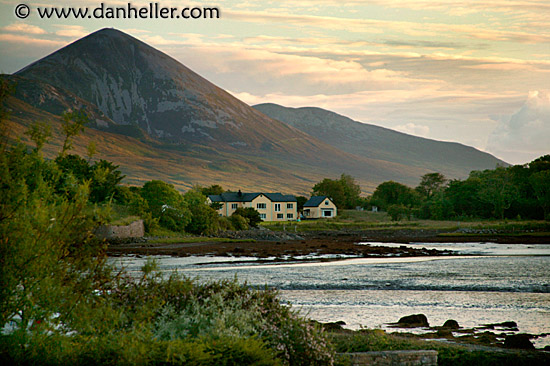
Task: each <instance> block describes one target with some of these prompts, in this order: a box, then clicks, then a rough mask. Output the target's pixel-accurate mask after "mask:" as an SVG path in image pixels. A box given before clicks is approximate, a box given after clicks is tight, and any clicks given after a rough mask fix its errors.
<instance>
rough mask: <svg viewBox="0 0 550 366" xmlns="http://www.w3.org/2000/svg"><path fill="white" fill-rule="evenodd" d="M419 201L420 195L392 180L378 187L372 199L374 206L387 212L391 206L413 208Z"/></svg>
mask: <svg viewBox="0 0 550 366" xmlns="http://www.w3.org/2000/svg"><path fill="white" fill-rule="evenodd" d="M418 201H419V200H418V194H417V193H416V192H415V191H414V190H413V189H412V188H410V187H407V186H406V185H404V184H401V183H397V182H394V181H391V180H390V181H387V182H384V183H381V184H380V185H378V187H376V190H375V191H374V193H373V194H372V197H371V199H370V203H371V204H372V205H374V206H379V207H381V208H382V209H386V210H387V209H388V207H389V206H391V205H404V206H407V207H413V206H416V205H417V204H418Z"/></svg>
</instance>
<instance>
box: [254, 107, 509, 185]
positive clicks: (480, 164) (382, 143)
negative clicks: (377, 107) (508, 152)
mask: <svg viewBox="0 0 550 366" xmlns="http://www.w3.org/2000/svg"><path fill="white" fill-rule="evenodd" d="M254 108H255V109H257V110H259V111H260V112H262V113H264V114H266V115H268V116H270V117H271V118H274V119H278V120H280V121H283V122H285V123H288V124H289V125H291V126H293V127H295V128H297V129H299V130H301V131H303V132H305V133H307V134H309V135H311V136H313V137H316V138H318V139H319V140H321V141H323V142H326V143H328V144H330V145H332V146H334V147H336V148H338V149H340V150H343V151H346V152H348V153H351V154H355V155H359V156H363V157H369V158H372V159H380V160H386V161H391V162H394V163H398V164H404V165H407V166H416V167H419V168H426V169H430V170H433V171H438V172H442V173H445V175H447V176H449V177H451V178H459V177H460V178H464V177H466V176H467V175H468V174H469V173H470V171H472V170H484V169H489V168H495V167H496V165H497V164H499V165H502V166H507V165H508V164H507V163H506V162H504V161H502V160H500V159H497V158H496V157H494V156H492V155H491V154H488V153H485V152H482V151H479V150H477V149H475V148H473V147H470V146H466V145H462V144H459V143H456V142H443V141H437V140H431V139H427V138H422V137H418V136H412V135H408V134H405V133H401V132H397V131H394V130H391V129H388V128H384V127H379V126H375V125H371V124H367V123H361V122H357V121H354V120H352V119H350V118H348V117H345V116H342V115H339V114H337V113H334V112H331V111H327V110H324V109H321V108H315V107H304V108H288V107H283V106H280V105H277V104H273V103H265V104H258V105H255V106H254Z"/></svg>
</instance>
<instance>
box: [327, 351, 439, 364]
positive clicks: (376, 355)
mask: <svg viewBox="0 0 550 366" xmlns="http://www.w3.org/2000/svg"><path fill="white" fill-rule="evenodd" d="M338 356H339V357H340V360H342V361H343V364H345V365H350V366H366V365H369V366H437V351H380V352H357V353H340V354H338Z"/></svg>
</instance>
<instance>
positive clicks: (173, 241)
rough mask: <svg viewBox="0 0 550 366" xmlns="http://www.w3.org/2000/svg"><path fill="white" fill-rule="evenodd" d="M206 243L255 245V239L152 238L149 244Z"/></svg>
mask: <svg viewBox="0 0 550 366" xmlns="http://www.w3.org/2000/svg"><path fill="white" fill-rule="evenodd" d="M204 242H221V243H243V242H246V243H254V242H256V241H255V240H254V239H230V238H215V237H204V236H175V237H168V238H152V239H149V240H148V243H153V244H181V243H204Z"/></svg>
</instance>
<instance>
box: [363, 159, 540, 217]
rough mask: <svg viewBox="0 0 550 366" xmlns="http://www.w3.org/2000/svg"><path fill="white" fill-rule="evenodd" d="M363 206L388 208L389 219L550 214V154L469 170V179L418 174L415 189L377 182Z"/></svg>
mask: <svg viewBox="0 0 550 366" xmlns="http://www.w3.org/2000/svg"><path fill="white" fill-rule="evenodd" d="M366 203H367V206H378V207H379V208H381V209H383V210H386V211H387V212H388V214H389V215H390V216H391V217H392V219H393V220H399V219H402V218H409V219H410V218H411V217H413V216H414V217H417V218H421V219H434V220H446V219H471V218H481V219H505V218H509V219H516V218H519V219H538V220H541V219H546V220H549V219H550V155H544V156H541V157H539V158H537V159H535V160H533V161H532V162H530V163H528V164H525V165H514V166H510V167H500V166H499V167H497V168H495V169H487V170H483V171H472V172H471V173H470V175H469V176H468V178H467V179H464V180H460V179H451V180H448V179H447V178H446V177H445V176H444V175H443V174H441V173H428V174H425V175H424V176H422V178H421V181H420V183H419V185H418V186H417V187H415V188H411V187H408V186H406V185H404V184H401V183H398V182H394V181H388V182H384V183H382V184H380V185H379V186H378V187H377V188H376V190H375V191H374V193H373V194H372V196H370V197H369V198H368V200H367V202H366Z"/></svg>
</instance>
